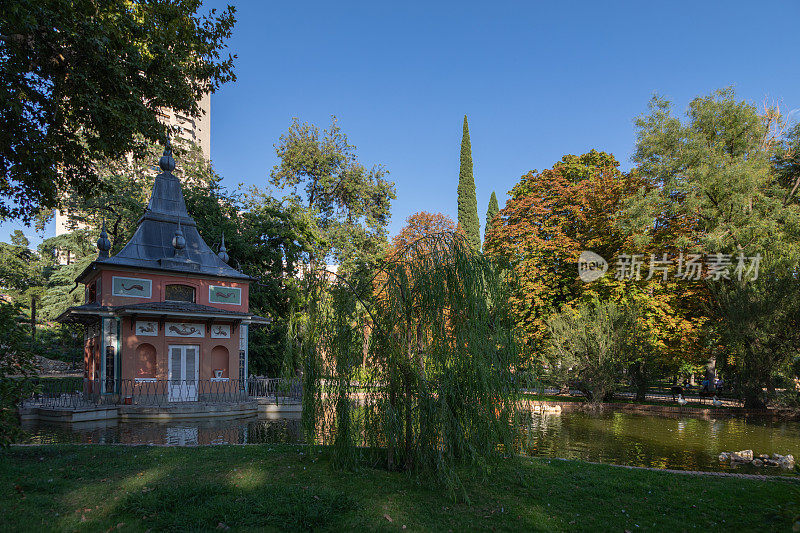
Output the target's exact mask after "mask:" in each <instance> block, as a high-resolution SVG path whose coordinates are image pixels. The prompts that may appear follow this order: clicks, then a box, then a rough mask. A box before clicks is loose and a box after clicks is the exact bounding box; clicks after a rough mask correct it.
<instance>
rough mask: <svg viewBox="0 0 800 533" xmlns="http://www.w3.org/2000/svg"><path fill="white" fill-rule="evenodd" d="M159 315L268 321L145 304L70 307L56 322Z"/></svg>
mask: <svg viewBox="0 0 800 533" xmlns="http://www.w3.org/2000/svg"><path fill="white" fill-rule="evenodd" d="M137 313H141V314H159V313H163V314H165V315H183V316H186V315H203V316H208V317H230V318H232V319H248V320H251V321H253V322H254V323H259V324H266V323H267V322H268V321H269V320H268V319H266V318H263V317H260V316H258V315H253V314H250V313H243V312H241V311H233V310H230V309H220V308H218V307H211V306H208V305H202V304H196V303H190V302H146V303H139V304H126V305H116V306H114V305H99V304H96V303H91V304H84V305H78V306H75V307H70V308H69V309H67V310H66V311H64V312H63V313H62V314H61V316H59V317H58V318H57V319H56V320H57V321H58V322H81V321H83V318H82V317H95V316H98V315H107V316H118V315H133V314H137Z"/></svg>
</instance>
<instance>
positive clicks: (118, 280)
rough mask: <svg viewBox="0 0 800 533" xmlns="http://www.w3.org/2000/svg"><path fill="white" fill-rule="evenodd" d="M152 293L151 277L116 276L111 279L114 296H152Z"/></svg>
mask: <svg viewBox="0 0 800 533" xmlns="http://www.w3.org/2000/svg"><path fill="white" fill-rule="evenodd" d="M152 293H153V282H152V281H150V280H149V279H141V278H123V277H119V276H114V277H113V278H112V280H111V294H113V295H114V296H128V297H131V298H150V297H151V296H152Z"/></svg>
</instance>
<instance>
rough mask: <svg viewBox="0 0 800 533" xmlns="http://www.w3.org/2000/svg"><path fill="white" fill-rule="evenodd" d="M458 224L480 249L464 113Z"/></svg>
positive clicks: (473, 181) (469, 145) (476, 202)
mask: <svg viewBox="0 0 800 533" xmlns="http://www.w3.org/2000/svg"><path fill="white" fill-rule="evenodd" d="M458 225H459V226H461V229H462V230H463V231H464V234H465V235H466V236H467V240H468V241H469V243H470V245H471V246H472V247H473V248H474V249H475V250H480V249H481V228H480V222H478V199H477V197H476V195H475V178H474V177H473V176H472V144H471V143H470V140H469V124H467V115H464V126H463V132H462V134H461V163H460V166H459V170H458Z"/></svg>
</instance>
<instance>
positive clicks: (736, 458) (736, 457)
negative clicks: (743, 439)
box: [731, 450, 753, 463]
mask: <svg viewBox="0 0 800 533" xmlns="http://www.w3.org/2000/svg"><path fill="white" fill-rule="evenodd" d="M752 460H753V450H741V451H738V452H731V462H733V463H749V462H750V461H752Z"/></svg>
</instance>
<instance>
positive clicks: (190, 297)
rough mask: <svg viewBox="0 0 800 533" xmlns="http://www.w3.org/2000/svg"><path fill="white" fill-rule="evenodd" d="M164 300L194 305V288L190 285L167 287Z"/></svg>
mask: <svg viewBox="0 0 800 533" xmlns="http://www.w3.org/2000/svg"><path fill="white" fill-rule="evenodd" d="M164 299H165V300H167V301H170V302H190V303H194V287H192V286H190V285H167V286H166V288H165V289H164Z"/></svg>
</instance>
